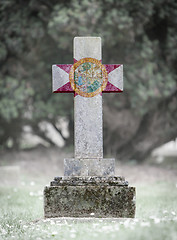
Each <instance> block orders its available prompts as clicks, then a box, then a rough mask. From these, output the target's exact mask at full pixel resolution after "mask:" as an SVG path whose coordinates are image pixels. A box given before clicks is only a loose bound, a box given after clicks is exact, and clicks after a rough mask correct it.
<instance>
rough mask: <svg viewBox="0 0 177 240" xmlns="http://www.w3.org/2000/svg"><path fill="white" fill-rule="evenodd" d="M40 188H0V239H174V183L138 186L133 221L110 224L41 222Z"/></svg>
mask: <svg viewBox="0 0 177 240" xmlns="http://www.w3.org/2000/svg"><path fill="white" fill-rule="evenodd" d="M43 188H44V185H43V183H42V181H41V182H40V183H39V184H37V183H34V182H30V181H29V180H26V182H22V184H21V185H20V186H19V187H18V188H14V187H8V186H6V187H0V239H20V240H21V239H25V240H28V239H35V240H39V239H61V240H69V239H77V240H80V239H84V240H87V239H88V240H90V239H102V240H104V239H105V240H108V239H109V240H111V239H123V240H124V239H125V240H126V239H136V240H140V239H142V240H146V239H148V240H149V239H155V240H158V239H159V240H165V239H170V240H176V239H177V186H176V183H175V182H162V181H160V182H155V183H153V184H152V183H151V184H148V183H142V184H138V185H137V186H136V189H137V201H136V204H137V210H136V218H135V219H134V220H127V219H126V220H120V221H116V220H115V219H112V220H111V221H110V222H106V221H104V220H103V219H99V220H98V219H95V220H92V221H91V222H73V221H71V220H61V221H59V220H57V221H55V220H51V219H49V220H43V193H42V191H43Z"/></svg>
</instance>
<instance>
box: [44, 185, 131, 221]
mask: <svg viewBox="0 0 177 240" xmlns="http://www.w3.org/2000/svg"><path fill="white" fill-rule="evenodd" d="M44 215H45V217H47V218H48V217H91V216H93V217H116V218H117V217H123V218H133V217H134V216H135V188H134V187H128V186H104V185H87V186H70V185H68V186H67V185H66V186H50V187H45V189H44Z"/></svg>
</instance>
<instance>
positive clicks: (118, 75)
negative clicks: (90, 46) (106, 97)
mask: <svg viewBox="0 0 177 240" xmlns="http://www.w3.org/2000/svg"><path fill="white" fill-rule="evenodd" d="M104 66H105V68H106V71H107V73H108V83H107V86H106V88H105V89H104V91H103V93H106V92H123V65H122V64H105V65H104Z"/></svg>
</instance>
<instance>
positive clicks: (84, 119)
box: [74, 37, 103, 160]
mask: <svg viewBox="0 0 177 240" xmlns="http://www.w3.org/2000/svg"><path fill="white" fill-rule="evenodd" d="M101 55H102V54H101V38H99V37H76V38H75V39H74V59H76V60H77V61H79V60H80V59H81V58H87V57H89V58H96V59H98V60H101V58H102V56H101ZM74 118H75V120H74V122H75V126H74V129H75V130H74V132H75V159H88V160H89V159H95V158H96V159H102V158H103V130H102V127H103V126H102V96H101V95H100V94H98V95H96V96H94V97H90V98H87V97H82V96H80V95H76V96H75V98H74Z"/></svg>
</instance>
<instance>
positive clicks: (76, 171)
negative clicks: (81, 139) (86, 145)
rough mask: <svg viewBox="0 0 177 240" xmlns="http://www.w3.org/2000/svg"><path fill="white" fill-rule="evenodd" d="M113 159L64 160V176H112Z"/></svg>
mask: <svg viewBox="0 0 177 240" xmlns="http://www.w3.org/2000/svg"><path fill="white" fill-rule="evenodd" d="M114 169H115V159H113V158H112V159H111V158H110V159H109V158H108V159H106V158H102V159H97V158H96V159H74V158H71V159H64V176H114V174H115V173H114Z"/></svg>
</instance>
